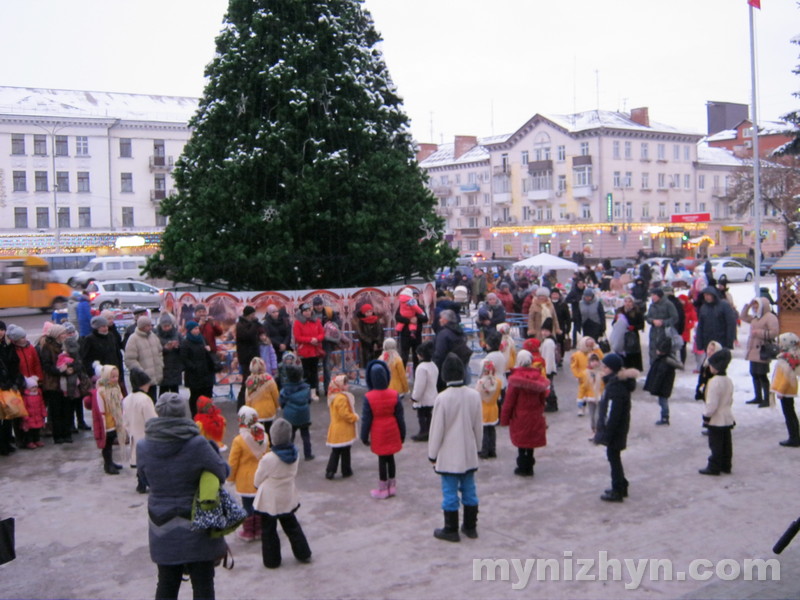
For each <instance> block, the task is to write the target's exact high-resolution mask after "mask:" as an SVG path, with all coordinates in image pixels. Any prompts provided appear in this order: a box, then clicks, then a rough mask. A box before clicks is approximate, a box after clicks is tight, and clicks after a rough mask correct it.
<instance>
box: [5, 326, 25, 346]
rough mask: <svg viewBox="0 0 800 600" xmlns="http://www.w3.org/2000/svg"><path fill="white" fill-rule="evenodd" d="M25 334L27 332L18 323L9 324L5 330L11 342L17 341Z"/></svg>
mask: <svg viewBox="0 0 800 600" xmlns="http://www.w3.org/2000/svg"><path fill="white" fill-rule="evenodd" d="M27 335H28V334H27V332H26V331H25V330H24V329H23V328H22V327H20V326H19V325H14V324H13V323H12V324H11V325H9V326H8V329H7V330H6V336H8V339H9V340H11V341H12V342H16V341H19V340H21V339H22V338H24V337H26V336H27Z"/></svg>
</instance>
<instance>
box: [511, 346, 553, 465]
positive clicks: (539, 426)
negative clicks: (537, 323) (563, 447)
mask: <svg viewBox="0 0 800 600" xmlns="http://www.w3.org/2000/svg"><path fill="white" fill-rule="evenodd" d="M532 363H533V356H532V355H531V353H530V352H528V351H527V350H520V352H519V354H517V366H516V367H515V368H514V369H513V370H512V371H511V375H509V377H508V387H507V388H506V396H505V400H504V401H503V410H502V414H501V415H500V425H502V426H508V427H509V433H510V435H511V443H512V444H514V446H516V447H517V452H518V454H517V468H516V469H514V474H515V475H520V476H523V477H533V465H534V464H536V459H535V458H534V457H533V450H534V448H541V447H543V446H546V445H547V422H546V421H545V417H544V407H545V404H546V401H547V396H548V393H549V389H550V382H549V381H548V380H547V378H546V377H545V376H544V375H542V371H541V368H539V367H538V366H536V367H534V366H533V365H532Z"/></svg>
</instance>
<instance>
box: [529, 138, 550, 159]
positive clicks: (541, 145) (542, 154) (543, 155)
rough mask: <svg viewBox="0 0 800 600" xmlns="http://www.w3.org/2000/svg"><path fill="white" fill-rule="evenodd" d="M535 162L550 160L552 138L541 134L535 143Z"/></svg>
mask: <svg viewBox="0 0 800 600" xmlns="http://www.w3.org/2000/svg"><path fill="white" fill-rule="evenodd" d="M533 156H534V160H550V136H549V135H547V134H546V133H545V132H542V133H539V134H538V135H537V136H536V139H534V141H533Z"/></svg>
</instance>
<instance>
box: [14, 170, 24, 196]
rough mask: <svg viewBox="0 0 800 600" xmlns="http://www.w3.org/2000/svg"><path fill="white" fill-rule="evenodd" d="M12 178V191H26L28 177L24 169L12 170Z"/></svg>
mask: <svg viewBox="0 0 800 600" xmlns="http://www.w3.org/2000/svg"><path fill="white" fill-rule="evenodd" d="M12 177H13V180H14V191H15V192H27V191H28V178H27V174H26V173H25V171H14V173H13V175H12Z"/></svg>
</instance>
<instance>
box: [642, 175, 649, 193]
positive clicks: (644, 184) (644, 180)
mask: <svg viewBox="0 0 800 600" xmlns="http://www.w3.org/2000/svg"><path fill="white" fill-rule="evenodd" d="M642 189H643V190H649V189H650V173H642Z"/></svg>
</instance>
